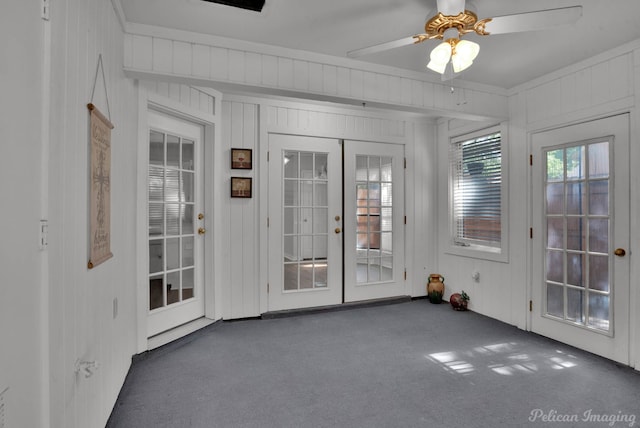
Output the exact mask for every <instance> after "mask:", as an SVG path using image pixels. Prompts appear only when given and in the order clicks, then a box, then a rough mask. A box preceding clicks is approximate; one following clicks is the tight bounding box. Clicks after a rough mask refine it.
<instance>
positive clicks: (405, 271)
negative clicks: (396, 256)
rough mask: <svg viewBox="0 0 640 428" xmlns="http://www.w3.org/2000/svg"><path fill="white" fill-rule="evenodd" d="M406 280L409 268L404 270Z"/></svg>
mask: <svg viewBox="0 0 640 428" xmlns="http://www.w3.org/2000/svg"><path fill="white" fill-rule="evenodd" d="M404 280H405V281H406V280H407V270H406V269H405V270H404Z"/></svg>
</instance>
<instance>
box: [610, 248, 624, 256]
mask: <svg viewBox="0 0 640 428" xmlns="http://www.w3.org/2000/svg"><path fill="white" fill-rule="evenodd" d="M613 254H615V255H616V256H618V257H624V256H625V254H627V252H626V251H625V250H624V248H616V250H615V251H614V252H613Z"/></svg>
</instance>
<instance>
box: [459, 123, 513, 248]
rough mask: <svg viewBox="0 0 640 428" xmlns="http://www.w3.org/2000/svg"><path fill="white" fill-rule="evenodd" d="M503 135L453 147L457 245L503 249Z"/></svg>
mask: <svg viewBox="0 0 640 428" xmlns="http://www.w3.org/2000/svg"><path fill="white" fill-rule="evenodd" d="M501 141H502V140H501V135H500V133H499V132H498V133H494V134H491V135H486V136H482V137H479V138H474V139H472V140H466V141H460V142H456V143H453V144H452V145H451V150H450V166H451V171H452V187H453V192H452V193H453V213H452V214H453V229H454V230H453V233H454V237H453V240H454V243H456V244H458V245H463V246H467V245H474V244H476V245H487V246H493V247H499V246H500V239H501V224H500V220H501V211H502V206H501V205H502V195H501V192H502V150H501Z"/></svg>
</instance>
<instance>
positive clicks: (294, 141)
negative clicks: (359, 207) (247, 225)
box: [269, 134, 342, 311]
mask: <svg viewBox="0 0 640 428" xmlns="http://www.w3.org/2000/svg"><path fill="white" fill-rule="evenodd" d="M341 183H342V174H341V161H340V144H339V141H338V140H335V139H325V138H312V137H297V136H291V135H278V134H272V135H270V137H269V310H270V311H274V310H283V309H293V308H304V307H312V306H325V305H333V304H339V303H341V302H342V219H341V216H342V208H341V197H342V193H341V191H340V188H341Z"/></svg>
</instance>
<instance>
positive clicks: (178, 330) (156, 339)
mask: <svg viewBox="0 0 640 428" xmlns="http://www.w3.org/2000/svg"><path fill="white" fill-rule="evenodd" d="M214 322H215V320H212V319H209V318H205V317H202V318H198V319H195V320H193V321H190V322H188V323H186V324H182V325H179V326H177V327H175V328H172V329H171V330H167V331H164V332H162V333H158V334H156V335H155V336H151V337H150V338H148V339H147V351H151V350H152V349H156V348H159V347H161V346H164V345H166V344H167V343H170V342H173V341H174V340H177V339H180V338H182V337H184V336H186V335H188V334H191V333H193V332H194V331H197V330H200V329H201V328H204V327H206V326H208V325H211V324H213V323H214Z"/></svg>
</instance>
